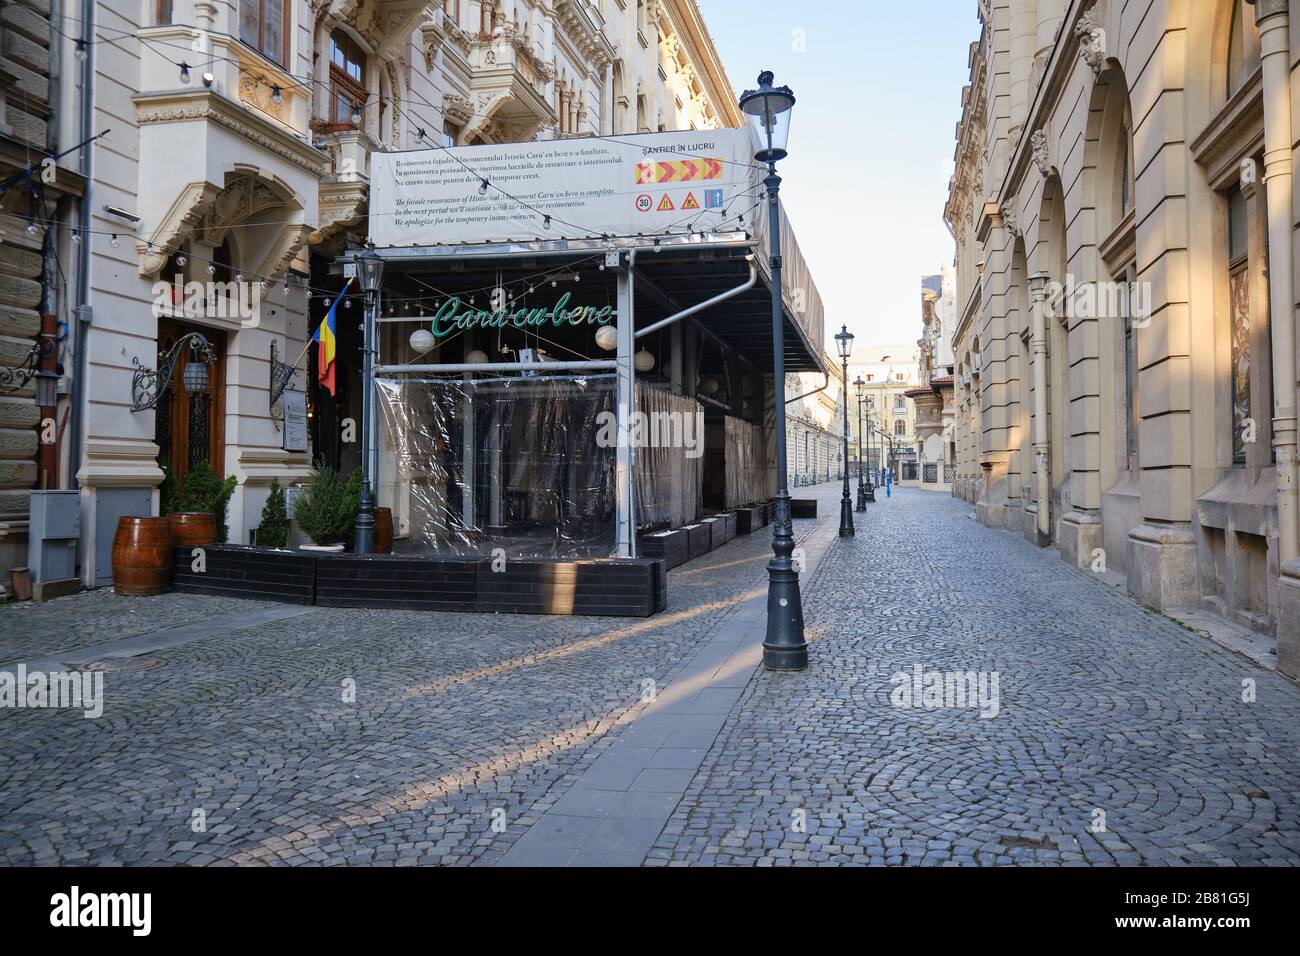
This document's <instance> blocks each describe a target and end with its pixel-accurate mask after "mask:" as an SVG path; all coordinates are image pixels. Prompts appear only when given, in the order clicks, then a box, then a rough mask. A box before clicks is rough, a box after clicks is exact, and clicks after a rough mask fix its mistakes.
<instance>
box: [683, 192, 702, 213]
mask: <svg viewBox="0 0 1300 956" xmlns="http://www.w3.org/2000/svg"><path fill="white" fill-rule="evenodd" d="M682 208H683V209H699V208H700V204H699V202H698V201H697V200H696V198H695V193H687V194H686V198H685V199H684V200H682Z"/></svg>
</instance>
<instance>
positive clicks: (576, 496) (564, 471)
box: [375, 375, 703, 558]
mask: <svg viewBox="0 0 1300 956" xmlns="http://www.w3.org/2000/svg"><path fill="white" fill-rule="evenodd" d="M375 385H376V389H377V392H378V396H379V408H380V422H382V428H381V429H380V439H379V440H380V453H379V475H378V490H379V504H381V505H384V506H387V507H390V508H392V509H393V520H394V525H395V530H396V531H397V534H398V537H399V541H398V542H397V550H399V551H401V552H403V553H414V554H423V555H430V556H435V555H444V556H453V555H481V556H488V555H491V554H492V553H493V551H494V550H495V549H497V548H500V549H503V550H504V551H505V553H506V554H507V555H508V556H511V557H561V558H583V557H607V556H609V555H612V554H613V553H614V551H615V496H614V486H615V482H614V479H615V471H616V466H617V448H616V441H614V440H611V439H612V438H614V437H616V434H617V432H616V429H615V428H614V427H613V422H614V421H615V419H614V411H615V380H614V376H612V375H587V376H509V377H500V378H484V377H482V376H478V377H475V378H473V379H469V378H449V377H444V378H420V379H413V378H379V379H376V382H375ZM637 392H638V403H639V404H641V406H642V408H643V409H647V410H649V411H660V412H671V411H676V412H679V413H681V414H682V415H684V414H685V413H687V412H691V413H692V414H693V412H694V410H695V409H698V408H699V406H698V405H697V404H696V403H695V402H693V401H690V400H689V399H682V398H680V397H677V396H673V395H671V394H668V393H665V392H663V391H662V390H659V389H655V388H651V387H648V386H645V385H642V384H639V385H638V390H637ZM687 405H689V406H691V407H690V408H688V407H687ZM678 417H679V418H680V415H679V416H678ZM647 421H648V422H649V421H654V419H647ZM659 421H660V422H662V421H663V419H662V418H661V419H660V420H659ZM696 421H698V419H693V420H692V421H691V422H690V424H689V425H687V426H686V427H688V428H692V429H693V428H695V427H697V426H696ZM688 437H692V436H689V435H688ZM693 440H697V441H698V442H699V443H700V444H699V447H700V450H701V451H702V450H703V436H702V435H700V436H698V438H694V439H693ZM687 451H688V449H687V448H684V447H681V448H676V449H674V448H645V447H638V448H637V449H636V455H635V460H636V462H637V467H636V468H635V470H634V477H635V480H636V483H637V497H638V499H639V501H640V504H639V506H638V509H637V514H638V525H639V526H641V527H647V526H650V525H660V524H665V523H667V524H672V525H673V526H676V525H679V524H685V523H688V522H689V521H692V520H694V519H695V517H697V516H698V514H699V510H700V503H699V502H700V479H701V475H702V467H703V466H702V462H703V458H702V457H698V458H694V459H692V458H689V457H687Z"/></svg>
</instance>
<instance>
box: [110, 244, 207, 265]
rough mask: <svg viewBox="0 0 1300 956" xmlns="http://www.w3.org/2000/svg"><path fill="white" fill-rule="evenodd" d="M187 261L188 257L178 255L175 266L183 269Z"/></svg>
mask: <svg viewBox="0 0 1300 956" xmlns="http://www.w3.org/2000/svg"><path fill="white" fill-rule="evenodd" d="M115 238H116V237H115ZM189 261H190V260H189V257H188V256H186V255H184V254H182V255H179V256H177V257H176V264H177V265H178V266H180V267H181V268H182V269H184V268H185V264H186V263H187V262H189Z"/></svg>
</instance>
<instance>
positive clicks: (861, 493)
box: [858, 395, 867, 511]
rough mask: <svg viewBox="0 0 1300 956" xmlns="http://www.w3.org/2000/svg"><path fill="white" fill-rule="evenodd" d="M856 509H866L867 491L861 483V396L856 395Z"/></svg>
mask: <svg viewBox="0 0 1300 956" xmlns="http://www.w3.org/2000/svg"><path fill="white" fill-rule="evenodd" d="M858 510H859V511H866V510H867V492H866V489H865V488H864V487H863V485H862V396H861V395H859V396H858Z"/></svg>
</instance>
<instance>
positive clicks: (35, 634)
mask: <svg viewBox="0 0 1300 956" xmlns="http://www.w3.org/2000/svg"><path fill="white" fill-rule="evenodd" d="M796 494H798V495H800V496H807V495H810V494H816V496H817V497H818V498H819V500H820V509H819V510H820V514H821V517H820V518H819V519H817V520H816V521H810V520H809V521H799V522H797V523H796V530H797V534H798V535H799V537H800V540H801V544H802V545H803V546H804V547H805V548H806V549H807V552H808V559H809V561H810V563H812V565H813V567H812V569H811V572H810V573H808V574H806V575H805V578H804V582H803V583H804V614H805V618H806V622H807V630H808V636H809V639H810V640H812V641H814V644H813V646H812V654H811V659H812V665H811V667H810V669H809V670H808V671H806V672H804V673H802V674H769V673H764V672H762V671H760V670H755V669H754V665H755V664H756V663H757V660H758V657H757V654H756V648H757V641H760V640H761V637H762V630H763V619H762V613H761V612H762V607H763V603H762V602H763V600H764V593H765V592H764V585H765V576H766V575H765V570H764V564H765V561H766V558H767V555H768V554H769V542H770V537H769V532H770V529H765V530H764V532H763V533H760V534H755V535H751V536H748V537H741V538H738V539H737V540H736V541H734V542H732V543H731V544H729V545H727V546H725V547H724V548H722V549H720V550H718V551H715V552H713V553H712V554H710V555H708V556H706V557H705V558H703V559H700V560H698V561H696V562H692V563H690V564H687V565H684V566H683V567H681V568H679V569H677V570H676V571H674V572H672V573H671V575H670V579H669V607H668V610H667V612H665V613H663V614H660V615H657V616H655V617H653V618H650V619H648V620H619V621H610V620H602V619H594V618H563V617H556V618H536V617H525V616H511V615H500V616H493V617H484V616H475V615H459V614H445V615H435V614H419V613H406V612H395V611H355V610H332V609H324V608H292V609H286V608H280V607H278V606H274V605H264V604H258V603H252V602H241V601H234V600H225V599H217V598H198V597H193V596H185V595H177V594H173V595H164V596H161V597H158V598H148V599H128V598H124V597H119V596H117V595H114V594H112V593H109V592H105V591H101V592H94V593H87V594H82V595H78V596H75V597H72V598H65V599H60V600H57V601H54V602H51V603H49V604H45V605H26V606H17V607H11V608H8V609H4V610H0V669H9V670H12V669H13V667H14V666H16V664H17V663H19V662H20V661H21V662H27V663H28V665H29V666H35V665H38V664H40V665H42V666H44V667H45V668H46V669H55V668H56V667H57V666H68V665H71V666H78V667H89V666H91V665H95V666H102V667H103V669H104V670H105V688H104V691H105V708H104V715H103V717H102V718H100V719H97V720H91V719H85V718H83V717H82V716H81V714H80V712H72V711H66V710H64V711H60V710H3V711H0V735H2V736H3V739H4V740H5V747H4V748H3V751H0V860H2V861H4V862H7V863H9V864H56V863H90V864H141V863H166V864H190V865H217V864H220V865H232V864H242V863H271V864H275V863H316V864H325V865H339V864H352V863H381V864H397V865H415V864H493V863H507V864H511V863H521V864H526V863H532V864H536V863H574V864H582V863H607V864H626V865H635V864H637V863H646V864H649V865H686V864H690V863H706V864H728V863H734V864H746V865H748V864H755V863H756V864H759V865H789V864H804V865H808V864H817V863H842V864H854V863H859V864H861V863H881V864H886V863H888V864H921V865H955V864H968V865H973V864H995V863H1027V862H1035V863H1049V864H1054V863H1087V864H1114V863H1119V864H1180V863H1186V864H1202V865H1210V864H1238V865H1251V864H1268V865H1294V864H1295V863H1296V862H1297V860H1300V797H1298V796H1297V795H1298V794H1300V722H1298V721H1297V717H1298V716H1300V690H1298V689H1297V688H1296V686H1295V685H1294V684H1291V683H1289V682H1288V681H1286V680H1285V679H1283V678H1281V677H1279V676H1277V675H1275V674H1273V673H1271V672H1269V671H1265V670H1262V669H1260V668H1259V667H1258V666H1256V665H1255V664H1253V663H1252V662H1250V661H1249V660H1247V659H1245V658H1243V657H1240V656H1237V655H1236V654H1234V653H1232V652H1231V651H1229V650H1226V649H1225V648H1223V647H1220V646H1219V645H1217V644H1215V643H1213V642H1212V641H1210V640H1208V639H1207V638H1206V637H1204V636H1202V635H1199V634H1196V633H1193V632H1190V631H1189V630H1187V629H1186V628H1184V627H1182V626H1180V625H1179V624H1178V623H1176V622H1174V621H1172V620H1170V619H1168V618H1165V617H1162V616H1160V615H1158V614H1155V613H1153V612H1150V611H1148V610H1146V609H1144V608H1143V607H1142V606H1140V605H1138V604H1136V603H1134V602H1133V601H1132V600H1130V599H1129V598H1128V597H1127V596H1126V595H1125V594H1124V592H1123V590H1122V589H1121V588H1116V587H1114V586H1111V585H1107V584H1104V583H1102V582H1101V581H1100V580H1097V579H1094V578H1092V577H1091V576H1090V575H1087V574H1083V573H1081V572H1076V571H1074V570H1072V569H1070V568H1067V567H1066V566H1065V565H1064V564H1063V563H1062V562H1061V561H1060V560H1059V558H1057V557H1056V556H1055V554H1054V553H1047V552H1039V551H1037V550H1035V549H1034V548H1032V547H1031V546H1030V545H1028V544H1027V543H1026V542H1025V541H1024V540H1023V539H1021V538H1019V537H1017V536H1014V535H1011V534H1008V533H1005V532H999V531H993V530H990V529H987V528H983V527H981V526H980V525H978V524H977V523H976V522H975V521H973V520H971V519H970V518H969V507H968V506H967V505H966V504H965V503H963V502H960V501H957V500H955V499H952V498H949V497H947V496H942V495H934V494H927V493H924V492H919V491H907V490H896V491H895V492H894V495H893V496H892V497H891V498H888V499H886V498H885V496H884V495H883V494H881V495H880V500H879V502H878V503H877V504H876V505H874V506H872V507H871V510H870V512H869V513H868V514H866V515H856V516H855V517H856V519H857V527H858V534H857V536H856V537H855V538H853V539H849V540H841V539H838V538H837V537H835V529H836V525H837V520H838V510H837V506H838V496H839V488H838V486H837V485H834V484H831V485H822V486H819V487H818V488H816V489H799V490H798V491H796ZM916 666H919V667H920V669H921V670H922V671H924V672H934V671H938V672H952V671H961V672H965V671H974V672H984V673H986V674H987V673H990V672H996V674H997V678H998V683H997V685H996V686H997V691H998V694H997V697H996V707H995V708H994V709H995V710H996V715H995V716H992V710H991V709H990V708H989V707H985V708H984V710H983V711H981V710H980V709H979V708H978V707H974V706H965V707H949V708H933V709H931V708H926V707H923V706H920V701H917V702H916V703H917V706H914V707H901V706H896V705H895V702H894V701H891V692H894V691H895V687H896V684H897V683H898V682H895V681H891V678H892V677H893V675H895V674H896V673H900V672H901V673H904V674H907V675H909V678H910V677H911V675H912V674H913V673H914V668H915V667H916ZM348 680H354V681H355V682H356V702H355V703H349V702H345V701H344V699H343V698H344V691H345V682H347V681H348ZM918 680H919V678H918ZM1246 680H1250V681H1254V682H1255V692H1256V694H1257V699H1256V700H1255V701H1254V702H1252V703H1245V702H1243V699H1242V695H1243V681H1246ZM649 682H653V684H651V683H649ZM647 688H651V689H652V690H653V691H655V693H654V694H647ZM647 697H653V698H654V699H653V700H650V699H643V698H647ZM986 703H988V702H987V701H986ZM200 811H201V813H200ZM196 818H201V819H202V821H203V823H204V826H203V827H202V828H200V829H199V830H198V831H197V832H196V829H195V825H194V821H195V820H196ZM1101 821H1104V828H1102V827H1101V826H1099V822H1101ZM1094 831H1095V832H1094Z"/></svg>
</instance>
